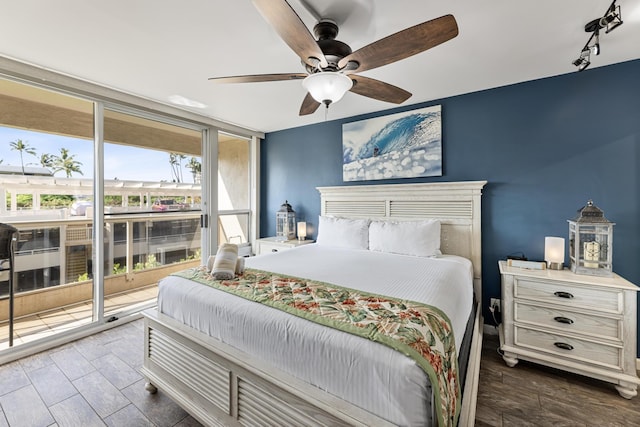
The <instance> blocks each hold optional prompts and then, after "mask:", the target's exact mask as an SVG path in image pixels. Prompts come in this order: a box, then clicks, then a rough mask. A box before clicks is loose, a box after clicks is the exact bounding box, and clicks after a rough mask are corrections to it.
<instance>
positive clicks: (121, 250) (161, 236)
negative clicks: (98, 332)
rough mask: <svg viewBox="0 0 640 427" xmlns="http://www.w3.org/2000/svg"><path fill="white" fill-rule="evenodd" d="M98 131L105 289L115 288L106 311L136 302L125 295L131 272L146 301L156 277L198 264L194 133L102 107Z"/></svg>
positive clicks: (197, 137)
mask: <svg viewBox="0 0 640 427" xmlns="http://www.w3.org/2000/svg"><path fill="white" fill-rule="evenodd" d="M104 134H105V136H104V140H105V144H104V181H103V182H104V219H105V242H104V244H105V248H106V249H105V265H104V276H105V294H107V295H108V294H113V293H116V292H123V295H122V297H121V298H120V300H119V301H118V302H117V303H115V304H110V305H109V306H105V313H106V314H108V315H112V314H117V312H119V311H122V310H126V309H127V308H130V306H135V305H138V304H141V303H142V302H144V301H141V299H142V298H140V297H138V296H135V297H134V296H131V295H129V294H128V293H126V291H127V290H129V289H131V287H132V282H133V280H132V279H131V278H132V277H136V282H138V283H136V285H135V289H140V291H141V292H144V291H147V292H146V293H147V294H148V296H149V297H150V298H149V299H150V300H153V299H154V298H155V289H156V286H155V283H156V282H157V280H158V279H159V278H161V277H163V276H165V275H167V274H168V273H169V272H171V271H174V270H176V269H180V268H185V265H191V264H196V263H200V258H201V252H202V250H201V230H200V215H201V201H202V192H201V179H202V155H201V152H202V133H201V131H199V130H196V129H189V128H185V127H184V126H178V125H176V124H170V123H165V122H162V121H160V120H159V119H158V120H156V119H151V118H147V117H140V116H137V115H133V114H131V113H123V112H118V111H113V110H109V109H107V110H105V113H104ZM127 279H128V280H127ZM127 296H128V298H127Z"/></svg>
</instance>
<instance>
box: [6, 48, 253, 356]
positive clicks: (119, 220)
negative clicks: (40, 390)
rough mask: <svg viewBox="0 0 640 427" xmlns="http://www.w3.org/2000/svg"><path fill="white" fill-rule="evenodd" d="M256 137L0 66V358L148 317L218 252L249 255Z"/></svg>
mask: <svg viewBox="0 0 640 427" xmlns="http://www.w3.org/2000/svg"><path fill="white" fill-rule="evenodd" d="M7 64H8V65H7ZM16 70H18V71H16ZM44 75H46V78H45V77H43V76H44ZM92 94H95V95H92ZM136 105H138V106H139V107H136ZM260 136H261V134H259V133H256V132H253V131H248V130H244V129H240V128H238V127H236V126H233V125H226V124H224V123H221V122H218V121H215V120H213V119H208V118H206V117H204V116H201V115H198V114H192V113H190V112H188V111H184V110H178V109H175V108H173V107H168V106H166V105H163V104H155V103H153V102H150V101H148V100H143V99H139V98H137V97H135V96H131V95H127V94H122V93H120V92H117V91H113V90H111V89H106V88H100V87H99V86H96V85H93V84H89V83H86V82H81V81H79V80H76V79H73V78H70V77H66V76H60V75H58V74H55V73H52V72H49V71H43V70H41V69H37V68H35V67H31V66H27V65H24V64H19V63H14V62H11V61H8V62H7V60H6V59H4V58H2V57H0V147H2V145H3V144H4V148H1V149H0V223H3V224H10V225H12V226H14V227H16V228H17V229H18V233H17V241H16V244H15V246H16V253H15V257H14V259H15V262H14V264H15V271H16V274H15V275H14V276H13V280H12V281H10V280H9V274H8V273H7V272H6V271H0V360H5V361H6V360H12V355H14V354H18V353H16V352H14V351H13V350H16V347H17V349H19V351H20V354H25V352H27V353H28V352H30V351H32V350H34V349H36V348H40V349H42V347H43V346H44V347H46V346H47V345H48V343H55V342H58V343H59V342H61V341H60V340H62V341H64V340H67V339H70V337H73V336H78V333H77V331H78V330H86V331H91V330H94V327H100V325H103V324H104V323H105V322H109V321H114V320H115V321H118V319H122V318H126V317H127V316H128V314H130V313H132V312H135V311H139V310H140V309H142V308H144V307H150V306H151V305H152V304H153V303H155V297H156V291H155V287H156V284H157V282H158V280H160V279H161V278H162V277H164V276H166V275H167V274H170V273H171V272H172V271H175V270H179V269H183V268H186V267H188V266H191V265H198V264H200V263H202V262H203V261H202V259H203V257H205V256H208V255H210V254H212V253H215V250H216V248H217V246H218V244H219V243H220V242H223V241H224V242H226V241H229V242H235V243H238V244H239V245H241V251H242V253H243V254H245V255H249V254H250V253H251V247H250V242H251V241H252V240H254V239H255V236H257V235H258V234H259V233H258V230H257V224H258V215H257V211H256V209H257V206H259V203H258V202H257V191H258V185H257V179H258V178H257V176H258V174H257V164H258V155H259V139H258V138H259V137H260ZM97 230H100V231H99V232H97ZM5 266H6V260H0V267H2V268H0V270H4V267H5ZM10 283H12V285H13V290H14V291H15V292H14V295H15V311H14V316H13V318H12V320H13V321H15V322H14V323H13V326H14V327H13V334H9V330H10V329H11V326H10V324H11V322H10V319H9V313H8V306H9V298H8V296H9V284H10ZM52 336H55V337H61V338H59V339H58V338H56V339H51V337H52ZM11 338H13V343H12V344H13V347H14V348H13V349H9V348H8V346H9V341H11Z"/></svg>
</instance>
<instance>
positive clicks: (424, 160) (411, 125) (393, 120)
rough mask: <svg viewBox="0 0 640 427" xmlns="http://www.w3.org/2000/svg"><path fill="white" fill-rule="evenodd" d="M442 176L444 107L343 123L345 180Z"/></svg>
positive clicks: (343, 174)
mask: <svg viewBox="0 0 640 427" xmlns="http://www.w3.org/2000/svg"><path fill="white" fill-rule="evenodd" d="M428 176H442V108H441V106H440V105H435V106H431V107H426V108H420V109H415V110H409V111H404V112H401V113H396V114H390V115H386V116H381V117H374V118H371V119H366V120H359V121H356V122H350V123H345V124H343V125H342V178H343V181H345V182H349V181H369V180H381V179H394V178H418V177H428Z"/></svg>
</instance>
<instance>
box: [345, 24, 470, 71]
mask: <svg viewBox="0 0 640 427" xmlns="http://www.w3.org/2000/svg"><path fill="white" fill-rule="evenodd" d="M457 35H458V24H457V23H456V19H455V18H454V17H453V15H445V16H441V17H440V18H436V19H432V20H431V21H427V22H423V23H422V24H418V25H415V26H413V27H409V28H406V29H404V30H402V31H399V32H397V33H395V34H392V35H390V36H388V37H385V38H383V39H380V40H378V41H375V42H373V43H371V44H368V45H367V46H364V47H362V48H360V49H358V50H356V51H355V52H353V53H352V54H350V55H347V56H345V57H344V58H342V59H341V60H340V62H339V63H338V66H339V67H340V68H343V67H345V66H346V65H347V63H348V62H349V61H355V62H357V63H358V64H359V66H358V67H357V68H355V69H353V70H349V71H347V72H362V71H366V70H371V69H372V68H377V67H381V66H383V65H387V64H391V63H392V62H396V61H399V60H401V59H405V58H408V57H410V56H413V55H415V54H417V53H420V52H424V51H425V50H427V49H431V48H432V47H434V46H437V45H439V44H441V43H444V42H446V41H447V40H451V39H452V38H454V37H455V36H457Z"/></svg>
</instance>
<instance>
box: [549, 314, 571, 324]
mask: <svg viewBox="0 0 640 427" xmlns="http://www.w3.org/2000/svg"><path fill="white" fill-rule="evenodd" d="M553 320H555V321H556V322H559V323H565V324H567V325H570V324H572V323H573V320H572V319H569V318H568V317H564V316H556V317H554V318H553Z"/></svg>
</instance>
